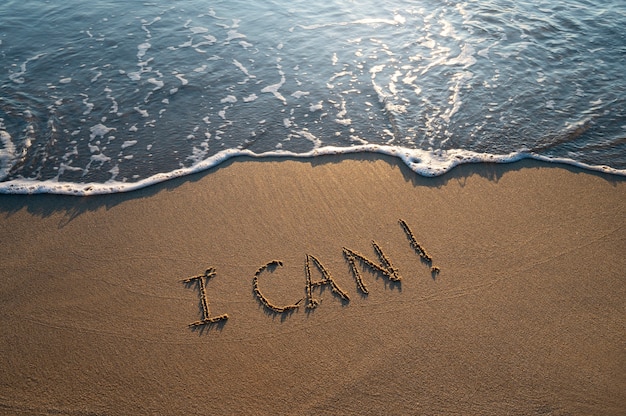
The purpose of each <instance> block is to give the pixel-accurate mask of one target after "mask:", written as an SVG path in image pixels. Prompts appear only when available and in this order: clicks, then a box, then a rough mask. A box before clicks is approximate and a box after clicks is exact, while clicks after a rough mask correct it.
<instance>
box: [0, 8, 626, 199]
mask: <svg viewBox="0 0 626 416" xmlns="http://www.w3.org/2000/svg"><path fill="white" fill-rule="evenodd" d="M625 27H626V2H625V1H624V0H605V1H597V0H596V1H587V0H550V1H548V0H546V1H541V0H533V1H524V0H517V1H512V0H477V1H470V0H466V1H460V0H458V1H457V0H412V1H408V0H376V1H371V0H364V1H346V0H342V1H337V0H327V1H324V2H318V1H311V0H306V1H301V0H268V1H240V0H228V1H219V0H217V1H199V0H174V1H164V0H158V1H152V2H143V3H142V2H135V1H132V2H129V1H122V0H98V1H96V2H93V1H87V0H64V1H62V2H61V1H38V0H28V1H24V0H3V1H2V2H1V3H0V192H2V193H36V192H50V193H65V194H79V195H86V194H94V193H113V192H122V191H128V190H132V189H137V188H140V187H143V186H147V185H150V184H152V183H155V182H160V181H164V180H167V179H169V178H173V177H179V176H183V175H187V174H190V173H193V172H197V171H200V170H203V169H207V168H209V167H212V166H215V165H217V164H219V163H220V162H222V161H224V160H226V159H228V158H231V157H233V156H237V155H249V156H258V157H264V156H281V155H285V156H303V157H315V156H316V155H322V154H329V153H350V152H378V153H384V154H389V155H395V156H397V157H398V158H400V159H401V160H403V161H404V162H405V163H406V164H407V165H408V166H409V167H410V168H411V169H412V170H414V171H415V172H416V173H417V174H421V175H427V176H436V175H441V174H443V173H445V172H446V171H447V170H449V169H451V168H452V167H454V166H456V165H458V164H459V163H469V162H482V161H489V162H510V161H514V160H518V159H521V158H525V157H532V158H537V159H542V160H551V161H557V162H565V163H571V164H574V165H578V166H582V167H584V168H588V169H594V170H601V171H605V172H610V173H614V174H619V175H625V174H626V75H624V74H625V68H626V30H624V28H625Z"/></svg>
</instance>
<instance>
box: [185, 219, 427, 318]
mask: <svg viewBox="0 0 626 416" xmlns="http://www.w3.org/2000/svg"><path fill="white" fill-rule="evenodd" d="M398 223H399V224H400V226H401V227H402V230H404V233H405V234H406V237H407V239H408V241H409V243H410V245H411V247H412V248H413V250H414V251H415V253H416V254H417V255H418V256H419V258H420V260H421V261H422V262H423V263H424V264H426V265H427V266H428V267H430V272H431V275H432V277H433V278H435V277H436V276H437V274H439V268H438V267H437V266H434V265H433V259H432V257H431V256H430V255H429V254H428V253H427V252H426V250H425V249H424V247H423V246H422V245H421V244H420V243H418V242H417V239H416V238H415V235H414V234H413V231H411V229H410V228H409V225H408V224H407V223H406V221H404V220H399V221H398ZM372 246H373V247H374V252H375V253H376V255H377V257H378V261H377V262H376V261H373V260H370V259H368V258H367V257H365V256H364V255H363V254H360V253H358V252H356V251H354V250H351V249H349V248H347V247H343V256H344V258H345V259H346V261H347V262H348V264H349V266H350V271H351V274H352V276H353V277H354V280H355V281H356V285H357V288H358V290H359V291H360V292H361V293H363V294H364V295H367V294H368V293H369V289H368V288H367V285H366V284H365V281H364V280H363V277H362V276H361V273H360V272H359V267H358V265H361V267H363V268H368V269H370V270H371V271H372V272H374V273H378V274H380V275H381V276H383V277H384V278H385V279H387V280H389V281H390V282H398V281H400V280H402V277H401V276H400V274H399V272H398V269H397V268H396V267H394V266H393V263H392V262H391V260H390V259H389V257H388V256H387V255H386V254H385V252H384V251H383V249H382V248H381V247H380V245H379V244H378V243H376V241H372ZM282 265H283V262H282V261H280V260H272V261H270V262H268V263H266V264H264V265H263V266H261V267H259V269H258V270H257V271H256V273H255V274H254V277H253V278H252V288H253V291H254V295H255V297H256V299H257V301H258V302H259V303H261V305H263V307H264V308H266V309H267V310H268V311H270V312H272V313H276V314H284V313H290V312H293V311H294V310H296V309H298V308H299V307H300V306H302V305H304V307H305V308H306V309H315V308H316V307H317V306H318V305H319V303H320V301H319V300H318V299H315V298H314V297H313V288H315V287H327V288H329V289H330V291H331V293H332V294H333V295H334V296H337V297H338V298H339V299H340V300H341V301H342V302H344V303H349V302H350V296H349V295H348V293H347V292H346V291H345V290H343V289H342V288H341V287H339V285H338V284H337V282H336V281H335V279H333V277H332V275H331V274H330V272H329V271H328V269H326V267H324V265H323V264H322V262H320V261H319V259H318V258H317V257H315V256H313V255H310V254H306V257H305V264H304V266H305V267H304V270H305V297H304V298H301V299H299V300H298V301H296V302H294V303H291V304H288V305H276V304H274V303H273V302H272V301H271V300H270V298H269V297H268V296H267V295H266V294H265V293H263V292H262V291H261V288H260V287H259V281H260V280H261V278H262V276H263V275H264V274H265V271H266V270H268V269H275V268H277V267H281V266H282ZM312 267H314V268H315V269H317V270H318V271H319V273H320V274H321V276H322V278H321V279H320V280H313V278H312V272H311V268H312ZM215 275H216V271H215V269H214V268H209V269H207V270H206V271H205V272H204V273H203V274H201V275H197V276H192V277H189V278H187V279H184V280H183V283H185V284H186V285H188V286H193V285H195V286H196V287H197V288H198V291H199V294H200V301H201V305H202V319H200V320H198V321H195V322H192V323H191V324H189V326H190V327H199V326H203V325H210V324H215V323H220V322H221V323H223V322H225V321H226V320H227V319H228V314H221V315H212V314H211V311H210V310H209V298H208V295H207V290H206V284H207V282H208V280H209V279H211V278H212V277H215Z"/></svg>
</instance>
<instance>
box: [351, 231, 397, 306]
mask: <svg viewBox="0 0 626 416" xmlns="http://www.w3.org/2000/svg"><path fill="white" fill-rule="evenodd" d="M372 246H374V251H375V252H376V254H377V255H378V258H379V260H380V264H376V263H374V262H373V261H372V260H370V259H368V258H367V257H365V256H364V255H362V254H360V253H357V252H356V251H354V250H350V249H349V248H347V247H344V248H343V255H344V256H345V257H346V260H347V261H348V264H349V265H350V269H351V270H352V274H353V275H354V278H355V280H356V283H357V286H358V288H359V290H361V292H363V293H364V294H368V293H369V290H368V289H367V285H366V284H365V282H364V281H363V278H362V277H361V273H360V272H359V268H358V267H357V264H356V263H357V260H358V261H360V262H361V263H362V264H363V265H365V266H367V267H369V268H370V269H371V270H373V271H375V272H378V273H380V274H382V275H383V276H384V277H386V278H387V279H389V281H391V282H398V281H400V280H402V277H400V275H399V274H398V269H396V268H395V267H393V265H392V264H391V261H390V260H389V258H388V257H387V256H386V255H385V253H384V252H383V250H382V249H381V248H380V246H379V245H378V244H376V241H373V240H372Z"/></svg>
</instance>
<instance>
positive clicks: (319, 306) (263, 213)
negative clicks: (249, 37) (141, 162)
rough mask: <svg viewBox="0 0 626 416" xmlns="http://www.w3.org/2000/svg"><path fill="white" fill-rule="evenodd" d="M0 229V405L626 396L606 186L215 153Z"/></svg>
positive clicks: (0, 210) (334, 403)
mask: <svg viewBox="0 0 626 416" xmlns="http://www.w3.org/2000/svg"><path fill="white" fill-rule="evenodd" d="M401 219H402V220H403V221H405V223H406V224H407V226H408V227H409V229H410V233H407V232H406V231H405V230H404V229H403V227H402V226H401V224H400V223H399V220H401ZM411 235H412V236H413V237H414V239H415V241H416V242H417V243H419V247H422V248H423V249H424V250H425V251H426V252H427V253H428V255H429V256H431V257H432V262H429V261H427V260H426V259H425V258H424V257H420V256H419V247H418V246H416V245H415V244H413V245H412V244H411ZM0 236H1V237H0V239H1V241H2V254H1V260H2V261H1V265H0V328H1V329H2V334H1V335H0V357H2V360H1V363H0V414H7V415H15V414H26V415H41V414H43V415H46V414H63V415H87V414H89V415H123V414H126V415H155V414H161V415H183V414H184V415H220V414H225V415H231V414H233V415H235V414H259V415H312V414H316V415H320V414H322V415H324V414H326V415H347V414H372V415H378V414H398V415H406V414H415V415H441V414H458V415H479V414H480V415H505V414H506V415H623V414H624V412H625V409H626V179H625V178H621V177H616V176H608V175H602V174H597V173H592V172H587V171H583V170H580V169H577V168H573V167H568V166H563V165H556V164H552V165H550V164H545V163H539V162H534V161H522V162H518V163H514V164H508V165H489V164H482V165H465V166H460V167H457V168H455V169H454V170H453V171H451V172H449V173H448V174H446V175H444V176H442V177H438V178H423V177H419V176H417V175H415V174H414V173H412V172H411V171H409V170H408V169H407V168H406V167H405V166H404V165H402V164H401V163H398V162H396V160H395V159H393V158H389V157H381V156H374V155H353V156H328V157H320V158H317V159H301V160H294V159H269V160H252V159H236V160H232V161H230V162H227V163H225V164H223V165H221V166H219V167H217V168H215V169H212V170H211V171H209V172H206V173H203V174H199V175H195V176H191V177H187V178H182V179H179V180H173V181H170V182H166V183H163V184H160V185H156V186H153V187H149V188H146V189H143V190H140V191H136V192H132V193H128V194H118V195H109V196H96V197H86V198H75V197H63V196H53V195H34V196H15V195H1V196H0ZM377 250H378V252H377ZM279 261H280V262H281V263H280V264H279V263H278V262H279ZM351 264H353V265H354V267H353V266H352V265H351ZM372 264H373V265H374V266H372ZM307 265H308V266H307ZM264 266H266V267H264ZM375 266H377V267H375ZM431 267H437V268H439V272H438V273H437V272H436V270H435V271H434V272H433V271H432V269H431ZM207 270H209V271H210V272H209V273H207V272H206V271H207ZM355 270H356V271H355ZM194 277H196V278H195V279H193V278H194ZM357 277H358V278H360V281H361V282H362V283H363V286H362V287H361V286H359V285H358V278H357ZM185 279H190V280H189V282H188V283H185V282H184V280H185ZM398 279H399V280H398ZM307 282H309V285H308V286H307ZM307 287H308V289H309V290H307ZM364 290H367V291H368V292H369V293H368V294H365V293H364ZM203 293H204V295H203ZM203 299H206V300H207V301H206V302H204V301H203ZM270 307H274V308H275V309H276V310H271V309H270ZM289 307H292V309H289ZM281 308H287V310H286V311H283V312H280V311H279V310H280V309H281ZM222 315H227V319H218V318H220V317H221V316H222ZM222 318H224V317H223V316H222ZM203 319H204V320H205V321H206V324H203V325H198V326H195V327H194V326H192V327H190V326H189V325H190V324H192V323H194V322H197V321H201V320H203ZM211 320H214V321H216V322H213V323H211V322H209V321H211Z"/></svg>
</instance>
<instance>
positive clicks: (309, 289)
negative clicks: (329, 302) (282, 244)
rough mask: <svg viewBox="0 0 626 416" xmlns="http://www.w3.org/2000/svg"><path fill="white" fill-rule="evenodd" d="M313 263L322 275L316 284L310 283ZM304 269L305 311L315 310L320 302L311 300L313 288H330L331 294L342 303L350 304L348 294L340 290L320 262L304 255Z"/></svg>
mask: <svg viewBox="0 0 626 416" xmlns="http://www.w3.org/2000/svg"><path fill="white" fill-rule="evenodd" d="M311 261H313V264H315V266H316V267H317V269H318V270H319V271H320V272H321V273H322V277H323V279H322V280H318V281H316V282H312V281H311V267H310V262H311ZM305 269H306V300H307V305H306V307H307V309H315V308H316V307H317V305H319V303H320V301H319V300H317V299H313V287H315V286H325V285H328V286H330V288H331V290H332V292H333V293H334V294H335V295H337V296H339V298H341V300H342V301H344V302H350V297H348V294H347V293H346V292H344V291H343V290H341V288H340V287H339V286H337V283H335V281H334V280H333V277H332V276H331V275H330V272H329V271H328V270H326V268H325V267H324V266H323V265H322V263H320V261H319V260H318V259H317V258H316V257H315V256H310V255H308V254H307V255H306V262H305Z"/></svg>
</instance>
